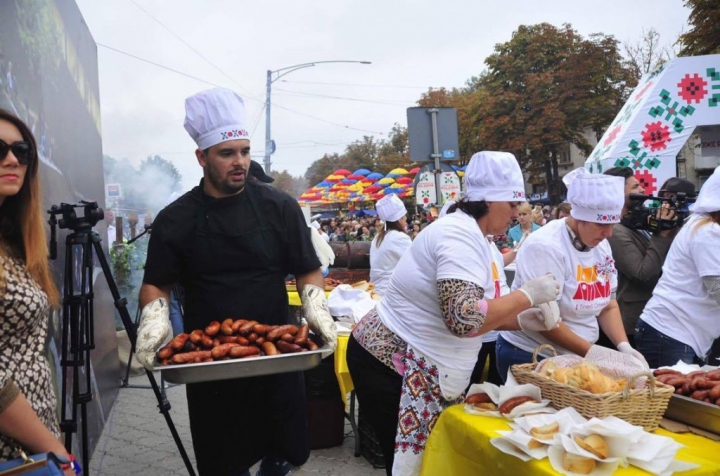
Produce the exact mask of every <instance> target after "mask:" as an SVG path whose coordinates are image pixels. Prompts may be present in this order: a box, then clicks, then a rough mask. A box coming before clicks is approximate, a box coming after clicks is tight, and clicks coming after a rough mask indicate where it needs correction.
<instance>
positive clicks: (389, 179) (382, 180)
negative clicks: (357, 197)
mask: <svg viewBox="0 0 720 476" xmlns="http://www.w3.org/2000/svg"><path fill="white" fill-rule="evenodd" d="M378 183H379V184H385V183H386V184H391V183H395V179H394V178H391V177H385V178H383V179H380V180H378Z"/></svg>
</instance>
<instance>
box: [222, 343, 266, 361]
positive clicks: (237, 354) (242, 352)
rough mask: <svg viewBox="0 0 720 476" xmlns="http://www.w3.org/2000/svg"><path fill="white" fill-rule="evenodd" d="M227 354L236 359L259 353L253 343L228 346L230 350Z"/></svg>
mask: <svg viewBox="0 0 720 476" xmlns="http://www.w3.org/2000/svg"><path fill="white" fill-rule="evenodd" d="M228 354H229V355H230V357H232V358H235V359H237V358H241V357H249V356H251V355H258V354H260V349H258V348H257V347H255V346H254V345H236V346H235V347H231V348H230V352H229V353H228Z"/></svg>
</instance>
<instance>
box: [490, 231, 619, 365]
mask: <svg viewBox="0 0 720 476" xmlns="http://www.w3.org/2000/svg"><path fill="white" fill-rule="evenodd" d="M565 222H566V219H564V218H563V219H560V220H553V221H551V222H550V223H548V224H547V225H545V226H544V227H542V228H540V229H539V230H538V231H536V232H535V233H533V234H531V235H530V236H529V237H528V238H527V239H526V240H525V243H524V244H523V246H522V248H520V251H519V252H518V255H517V259H516V260H515V262H516V263H517V265H516V271H515V280H514V281H513V285H512V288H513V290H516V289H518V288H519V287H520V286H522V285H523V283H525V282H526V281H529V280H531V279H533V278H537V277H540V276H542V275H544V274H547V273H552V274H554V275H555V277H556V278H557V279H558V281H559V282H560V299H559V301H558V307H559V308H560V317H562V320H563V322H564V323H565V324H566V325H567V326H568V327H569V328H570V329H571V330H572V331H573V332H574V333H575V334H577V335H578V336H580V337H582V338H583V339H585V340H586V341H588V342H590V343H591V344H592V343H595V342H596V341H597V340H598V337H599V329H600V327H599V325H598V322H597V316H598V315H599V314H600V312H601V311H602V310H603V309H605V307H606V306H607V305H608V304H609V303H610V300H611V295H612V293H614V292H615V291H616V290H617V271H616V270H615V262H614V260H613V257H612V252H611V250H610V244H609V243H608V241H607V240H603V241H601V242H600V244H599V245H598V246H596V247H595V248H592V249H591V250H589V251H578V250H577V249H575V247H574V246H573V243H572V240H571V239H570V235H569V233H568V230H567V227H566V225H565ZM500 335H501V336H502V337H503V339H505V340H506V341H508V342H509V343H511V344H513V345H514V346H516V347H519V348H521V349H523V350H525V351H527V352H533V351H534V350H535V348H536V347H537V346H539V345H540V344H550V345H552V346H553V347H554V348H555V350H557V352H558V354H567V353H569V351H568V350H566V349H564V348H562V347H560V346H559V345H557V344H555V343H553V342H551V341H550V340H548V339H546V338H545V337H543V336H542V335H541V334H540V333H539V332H532V331H502V332H501V333H500ZM542 354H543V355H546V356H549V355H550V353H549V352H547V351H543V352H542Z"/></svg>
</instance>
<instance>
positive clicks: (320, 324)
mask: <svg viewBox="0 0 720 476" xmlns="http://www.w3.org/2000/svg"><path fill="white" fill-rule="evenodd" d="M300 300H301V301H302V307H303V314H304V315H305V319H307V322H308V325H309V326H310V329H311V330H312V331H313V332H314V333H315V334H316V335H318V336H320V338H321V339H322V341H323V342H324V343H325V344H326V345H328V346H329V347H330V348H331V349H332V350H335V347H337V327H336V326H335V321H333V318H332V316H331V315H330V309H329V308H328V303H327V297H325V290H324V289H320V288H319V287H317V286H315V285H312V284H306V285H305V287H303V290H302V295H301V296H300Z"/></svg>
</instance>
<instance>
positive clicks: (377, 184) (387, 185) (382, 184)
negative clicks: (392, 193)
mask: <svg viewBox="0 0 720 476" xmlns="http://www.w3.org/2000/svg"><path fill="white" fill-rule="evenodd" d="M375 186H377V187H382V188H385V187H389V186H390V184H389V183H380V182H376V183H375Z"/></svg>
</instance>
